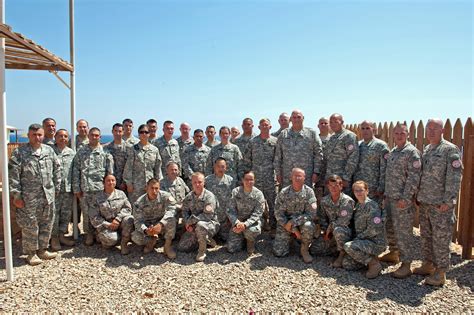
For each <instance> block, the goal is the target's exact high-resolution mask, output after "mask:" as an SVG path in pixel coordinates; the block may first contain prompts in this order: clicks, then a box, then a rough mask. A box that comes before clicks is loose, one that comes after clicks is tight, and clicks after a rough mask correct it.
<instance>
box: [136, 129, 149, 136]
mask: <svg viewBox="0 0 474 315" xmlns="http://www.w3.org/2000/svg"><path fill="white" fill-rule="evenodd" d="M138 133H139V134H141V135H143V134H149V133H150V132H149V131H146V130H141V131H139V132H138Z"/></svg>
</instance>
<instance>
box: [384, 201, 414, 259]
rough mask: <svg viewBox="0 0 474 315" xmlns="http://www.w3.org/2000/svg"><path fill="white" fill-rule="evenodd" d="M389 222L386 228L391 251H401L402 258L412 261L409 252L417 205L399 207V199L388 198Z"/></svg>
mask: <svg viewBox="0 0 474 315" xmlns="http://www.w3.org/2000/svg"><path fill="white" fill-rule="evenodd" d="M385 211H386V213H387V223H386V225H385V230H386V234H387V239H388V245H389V249H390V251H399V252H400V260H401V261H402V262H405V263H410V262H411V257H410V255H409V254H408V253H409V250H410V244H412V243H413V219H414V217H415V206H414V205H413V203H410V204H409V205H408V206H407V207H406V208H398V207H397V200H395V199H392V198H387V199H386V201H385Z"/></svg>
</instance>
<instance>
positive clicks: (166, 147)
mask: <svg viewBox="0 0 474 315" xmlns="http://www.w3.org/2000/svg"><path fill="white" fill-rule="evenodd" d="M152 144H153V145H154V146H156V147H157V148H158V150H159V151H160V156H161V173H163V174H166V165H167V164H168V162H170V161H173V162H176V163H177V164H178V166H179V168H180V169H182V167H181V158H180V156H179V144H178V141H176V140H175V139H170V141H166V139H165V137H164V136H161V137H159V138H158V139H156V140H154V141H153V142H152Z"/></svg>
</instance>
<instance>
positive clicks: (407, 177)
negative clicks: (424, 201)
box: [385, 142, 421, 263]
mask: <svg viewBox="0 0 474 315" xmlns="http://www.w3.org/2000/svg"><path fill="white" fill-rule="evenodd" d="M420 174H421V159H420V153H419V152H418V149H417V148H415V147H414V146H413V145H412V144H410V143H409V142H407V143H406V144H405V145H404V146H403V148H401V149H399V148H398V147H394V148H393V149H392V150H391V151H390V153H389V154H388V157H387V168H386V172H385V211H386V213H387V223H386V226H385V228H386V233H387V239H388V244H389V247H390V251H391V252H396V251H398V252H399V253H400V260H401V261H402V262H407V263H408V262H411V258H410V257H409V256H408V250H409V244H410V243H412V242H413V219H414V216H415V205H414V203H413V201H414V199H413V198H414V196H415V194H416V192H417V190H418V183H419V182H420ZM399 200H405V201H406V202H407V207H406V208H404V209H403V208H398V207H397V202H398V201H399Z"/></svg>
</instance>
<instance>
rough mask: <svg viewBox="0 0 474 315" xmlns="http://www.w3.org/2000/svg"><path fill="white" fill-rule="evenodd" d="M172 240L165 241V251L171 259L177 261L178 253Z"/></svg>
mask: <svg viewBox="0 0 474 315" xmlns="http://www.w3.org/2000/svg"><path fill="white" fill-rule="evenodd" d="M172 241H173V240H172V239H166V240H165V246H164V247H163V251H164V253H165V255H166V257H168V258H169V259H175V258H176V251H175V250H174V249H173V246H172V245H171V242H172Z"/></svg>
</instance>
